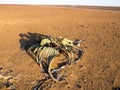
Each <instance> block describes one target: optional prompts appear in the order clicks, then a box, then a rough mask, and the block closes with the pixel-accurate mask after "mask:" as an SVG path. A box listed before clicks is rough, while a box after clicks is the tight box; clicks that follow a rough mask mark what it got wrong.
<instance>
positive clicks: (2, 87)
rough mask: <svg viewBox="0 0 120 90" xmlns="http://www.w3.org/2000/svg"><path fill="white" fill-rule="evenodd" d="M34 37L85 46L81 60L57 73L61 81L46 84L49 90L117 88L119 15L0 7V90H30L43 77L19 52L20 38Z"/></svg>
mask: <svg viewBox="0 0 120 90" xmlns="http://www.w3.org/2000/svg"><path fill="white" fill-rule="evenodd" d="M34 33H39V34H44V35H52V36H55V37H58V36H63V37H66V38H69V39H72V40H74V39H83V40H85V42H84V43H82V44H81V48H83V50H84V55H83V57H82V59H81V60H80V61H79V62H78V63H76V64H72V65H70V66H68V67H66V68H65V69H64V70H63V71H64V72H63V73H64V75H66V78H65V80H64V81H61V82H54V81H52V80H49V81H47V82H46V83H47V84H49V85H50V88H48V89H49V90H117V88H120V45H119V44H120V11H109V10H104V11H103V10H93V9H91V10H90V9H89V10H87V9H81V8H77V9H76V8H69V7H68V8H66V7H65V8H61V7H53V6H25V5H23V6H19V5H0V90H6V89H15V90H31V89H32V88H33V87H34V86H35V85H36V84H37V82H38V81H39V80H40V79H42V78H43V77H44V74H43V73H41V70H40V67H39V65H38V64H37V63H36V62H35V61H34V60H33V59H32V58H31V57H30V56H29V55H28V54H27V53H26V52H25V51H21V49H20V47H21V46H22V45H23V44H24V43H22V41H21V38H22V37H21V35H32V36H34V35H35V34H34ZM46 90H47V89H46Z"/></svg>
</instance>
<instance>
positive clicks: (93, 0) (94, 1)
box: [0, 0, 120, 6]
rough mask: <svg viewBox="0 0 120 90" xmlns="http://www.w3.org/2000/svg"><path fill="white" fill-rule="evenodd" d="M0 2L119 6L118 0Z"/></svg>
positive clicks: (4, 0)
mask: <svg viewBox="0 0 120 90" xmlns="http://www.w3.org/2000/svg"><path fill="white" fill-rule="evenodd" d="M0 4H47V5H95V6H96V5H97V6H120V0H0Z"/></svg>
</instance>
